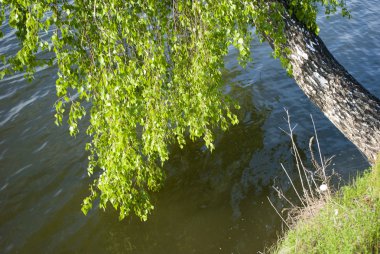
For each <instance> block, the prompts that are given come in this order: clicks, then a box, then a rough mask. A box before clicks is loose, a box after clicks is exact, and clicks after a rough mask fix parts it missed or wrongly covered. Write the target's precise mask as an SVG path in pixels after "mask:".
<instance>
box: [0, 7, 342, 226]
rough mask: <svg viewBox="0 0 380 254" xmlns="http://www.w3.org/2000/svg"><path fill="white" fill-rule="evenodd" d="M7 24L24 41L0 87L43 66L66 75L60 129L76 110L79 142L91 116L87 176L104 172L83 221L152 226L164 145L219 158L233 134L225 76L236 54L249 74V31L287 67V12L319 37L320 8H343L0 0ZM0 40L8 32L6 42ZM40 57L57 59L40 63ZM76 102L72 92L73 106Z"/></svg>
mask: <svg viewBox="0 0 380 254" xmlns="http://www.w3.org/2000/svg"><path fill="white" fill-rule="evenodd" d="M0 3H1V5H0V21H1V22H4V21H5V22H8V23H9V25H10V26H11V27H12V28H13V29H15V30H16V31H17V32H16V34H17V36H18V38H19V39H20V50H19V51H18V52H17V53H16V54H15V55H5V56H2V59H3V61H4V63H5V65H4V66H3V67H2V68H1V69H0V78H3V77H4V75H11V74H13V73H15V72H19V71H25V75H26V77H27V78H29V79H31V78H33V73H34V72H35V70H36V68H37V67H38V66H42V65H45V64H52V63H53V61H56V63H57V65H58V79H57V81H56V88H57V95H58V97H59V100H58V101H57V103H56V105H55V106H56V122H57V124H61V123H62V119H63V115H64V113H65V111H68V112H69V113H68V124H69V126H70V127H69V131H70V134H71V135H76V134H77V133H78V131H79V130H78V121H79V120H80V119H82V118H83V117H84V115H85V114H87V113H88V114H90V117H89V126H88V128H87V134H88V135H90V136H91V138H92V141H91V142H90V143H89V144H87V146H86V148H87V150H88V151H89V152H90V156H89V164H88V173H89V175H93V174H95V173H96V175H97V176H98V177H95V181H94V183H93V185H91V186H90V190H91V194H90V196H89V197H87V198H86V199H85V200H84V202H83V206H82V210H83V212H84V213H87V212H88V210H89V209H90V208H91V207H92V204H93V201H94V200H95V199H96V198H100V203H99V206H100V207H101V208H103V209H105V208H106V206H107V204H109V203H110V204H111V205H112V206H113V207H114V208H115V209H117V210H119V212H120V219H123V218H124V217H125V216H127V215H128V214H130V212H131V210H132V211H133V212H134V213H135V214H136V215H138V216H139V217H140V218H141V219H143V220H146V219H147V215H148V214H149V212H150V211H151V210H152V209H153V205H152V204H151V202H150V199H149V192H150V191H156V190H158V189H159V188H160V186H161V185H162V182H163V179H164V172H163V170H162V168H161V167H162V165H163V163H164V162H165V161H166V160H167V159H168V156H169V152H168V145H169V144H172V143H178V144H179V146H181V147H182V146H184V145H185V143H186V142H185V137H186V136H189V137H190V138H191V139H193V140H194V139H198V138H203V140H204V142H205V144H206V146H207V147H208V148H209V149H210V150H212V149H213V148H214V147H213V144H212V142H213V134H212V130H213V129H214V128H218V127H221V128H222V129H223V130H226V129H227V127H228V125H229V124H231V123H232V124H236V123H237V122H238V120H237V117H236V116H235V115H234V114H233V113H232V112H231V108H232V107H236V108H238V105H235V103H234V102H233V101H232V100H231V99H230V98H228V96H226V95H225V94H223V90H222V87H221V84H222V83H221V69H222V68H223V65H224V61H223V60H224V56H225V55H226V54H227V53H228V50H229V47H230V46H231V45H233V46H234V47H236V48H237V49H238V50H239V52H240V55H239V61H240V63H241V64H242V65H243V66H244V65H245V64H246V63H247V61H250V60H251V59H250V57H251V54H250V41H251V40H252V34H251V31H253V27H255V30H254V31H255V32H256V34H257V36H258V37H259V38H260V39H261V40H263V38H266V37H270V38H271V39H273V43H274V46H275V50H274V56H276V57H280V58H281V60H282V62H283V63H284V66H285V67H286V68H288V69H289V66H288V65H289V63H288V62H287V60H286V57H285V56H286V52H285V55H284V52H283V50H284V49H283V47H281V45H283V44H284V43H285V38H284V35H283V33H282V31H283V28H284V24H283V20H282V14H283V13H284V12H285V11H290V12H291V13H295V15H296V17H297V18H298V19H299V20H301V21H302V22H304V23H305V24H306V25H307V27H308V28H310V29H313V30H315V31H316V30H317V24H316V21H315V19H316V13H317V5H318V4H319V5H321V6H325V7H326V11H327V12H331V11H335V10H336V8H337V7H343V10H345V9H344V3H343V2H342V1H341V0H339V1H337V0H328V1H327V0H318V1H312V0H308V1H304V0H303V1H301V0H291V1H264V0H253V1H244V0H240V1H237V0H218V1H216V0H206V1H190V0H166V1H164V0H163V1H154V0H129V1H121V0H107V1H105V0H73V1H59V0H39V1H32V0H0ZM0 36H3V33H2V32H1V33H0ZM40 51H47V52H51V53H50V54H46V55H47V56H49V57H50V58H48V59H38V57H37V56H36V54H37V53H38V52H40ZM70 93H76V95H75V96H72V95H70Z"/></svg>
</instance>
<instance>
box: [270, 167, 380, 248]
mask: <svg viewBox="0 0 380 254" xmlns="http://www.w3.org/2000/svg"><path fill="white" fill-rule="evenodd" d="M274 253H281V254H285V253H380V161H379V162H378V163H377V165H375V166H374V167H373V168H372V169H369V170H367V171H366V172H365V173H364V174H363V175H362V176H358V177H357V178H356V179H355V181H354V182H353V183H352V185H350V186H346V187H343V188H341V189H340V191H339V192H338V193H337V194H336V195H335V196H334V197H333V198H332V199H331V200H330V201H329V202H327V203H326V204H325V205H324V206H323V208H322V209H321V210H320V211H319V213H318V214H317V215H316V216H315V217H313V218H312V219H308V220H307V221H302V220H301V221H298V222H297V224H296V226H295V227H294V229H291V230H289V231H288V232H286V234H285V236H284V237H283V238H282V239H281V240H280V242H279V243H278V245H277V247H276V248H275V251H274Z"/></svg>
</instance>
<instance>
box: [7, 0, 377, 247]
mask: <svg viewBox="0 0 380 254" xmlns="http://www.w3.org/2000/svg"><path fill="white" fill-rule="evenodd" d="M349 4H350V6H351V7H352V9H353V13H352V14H353V17H354V18H353V19H352V20H350V21H346V20H343V19H342V18H340V17H339V16H333V17H332V18H331V19H330V20H329V21H326V20H325V19H323V20H322V19H321V20H320V22H321V36H322V38H323V39H324V40H325V42H326V43H327V45H328V47H329V48H330V49H331V51H332V52H333V54H334V56H336V58H337V59H338V60H339V61H341V63H342V64H343V65H344V66H346V67H347V69H348V70H349V71H350V72H351V73H352V74H353V75H354V76H355V77H356V78H357V79H358V80H359V81H361V82H362V83H363V84H364V85H366V87H367V88H368V89H369V90H370V91H371V92H373V93H374V94H375V95H377V96H379V95H380V87H379V86H378V84H377V83H376V82H375V81H376V80H377V77H378V76H379V75H380V48H379V46H378V45H377V43H378V41H379V40H380V31H379V30H378V29H377V28H378V27H380V20H379V19H378V15H377V13H379V12H380V7H379V5H378V4H377V3H376V1H366V2H365V3H363V2H362V1H358V0H352V1H349ZM16 46H17V42H16V41H15V39H14V35H12V34H9V33H8V34H6V35H5V37H4V38H3V39H1V40H0V53H3V52H7V51H14V50H15V49H16ZM252 47H253V48H255V50H254V52H253V57H254V62H253V63H251V64H250V65H248V67H247V69H245V70H243V69H242V68H240V67H239V66H238V65H237V62H236V54H237V53H236V51H234V50H231V52H230V54H229V55H228V56H227V57H226V70H225V71H224V74H223V75H224V80H225V83H226V91H228V93H230V94H231V95H232V96H233V97H234V98H236V99H237V100H238V101H239V103H240V105H241V106H242V109H241V110H240V111H239V112H238V114H239V119H240V124H239V125H237V126H234V127H231V128H230V130H228V131H227V132H225V133H218V134H217V139H216V145H215V147H216V149H215V151H214V152H213V153H210V152H209V151H207V150H206V149H205V148H204V146H203V145H202V144H201V143H200V142H189V144H188V145H187V146H186V147H185V148H184V149H179V148H178V147H172V157H171V159H170V161H169V162H168V163H167V164H166V165H165V170H166V171H167V175H168V178H167V180H166V184H165V186H164V188H163V189H162V190H161V191H160V192H159V193H157V194H154V196H153V201H154V204H155V207H156V209H155V210H154V212H153V214H152V215H151V216H150V218H149V220H148V222H146V223H143V222H140V221H139V220H138V219H137V218H135V217H130V218H128V219H125V220H124V221H122V222H119V221H118V220H117V218H118V216H117V214H116V212H114V211H112V210H111V209H109V210H108V211H106V212H101V211H98V210H93V211H91V212H90V214H89V215H88V216H83V214H82V213H81V212H80V204H81V201H82V199H83V198H84V197H85V196H86V195H88V190H87V188H88V183H89V182H90V180H89V179H88V178H87V174H86V171H85V169H86V164H87V154H86V153H85V151H84V144H85V143H86V141H87V137H85V136H84V135H83V134H81V135H79V136H78V137H77V138H71V137H70V136H69V134H68V130H67V127H66V126H64V127H56V126H55V125H54V117H53V115H54V110H53V104H54V102H55V100H56V97H55V88H54V80H55V78H56V76H55V69H54V67H53V68H45V69H40V70H39V71H38V72H37V75H36V78H35V80H34V81H33V82H31V83H28V82H25V81H24V79H23V77H22V75H16V76H13V77H9V78H7V79H5V80H3V81H0V165H1V168H0V252H1V253H165V254H166V253H256V252H257V251H259V250H262V249H263V248H264V246H265V245H268V244H271V243H273V242H274V241H275V240H276V233H277V232H278V231H280V230H281V222H280V219H279V218H278V216H277V215H276V214H275V212H274V211H273V209H272V207H271V206H270V205H269V204H268V202H267V199H266V197H267V196H270V197H271V198H272V199H273V200H276V197H275V196H274V193H273V191H272V189H271V186H272V185H273V184H274V182H276V183H278V184H281V185H283V186H287V184H288V183H287V180H286V177H285V175H284V174H283V173H282V171H281V169H280V162H282V163H284V164H285V165H286V166H287V168H289V169H290V171H292V168H293V166H292V163H293V160H292V158H291V155H290V153H289V149H290V146H289V140H288V138H287V137H286V135H285V134H283V133H282V132H281V131H280V130H279V127H281V128H286V123H285V122H284V120H283V117H284V111H283V108H284V107H286V108H287V109H289V111H290V114H291V115H292V116H293V118H292V119H293V123H294V124H298V127H297V128H296V134H297V142H298V145H299V147H301V148H303V149H306V148H307V147H308V138H309V137H310V136H311V135H312V134H313V129H312V123H311V121H310V117H309V114H313V117H314V120H315V122H316V125H317V128H318V134H319V138H320V142H321V147H322V150H323V153H324V154H325V156H326V157H328V156H331V155H333V154H335V155H336V158H335V160H334V163H335V164H334V165H333V167H334V169H335V170H336V171H338V172H339V173H340V174H341V175H342V176H343V178H344V179H348V177H349V176H350V174H355V170H356V169H363V168H365V167H367V166H368V165H367V163H366V162H365V161H364V159H363V157H362V156H361V154H360V153H359V152H358V151H357V149H356V148H355V147H354V146H353V145H352V144H350V143H349V142H348V141H347V140H346V139H345V138H344V137H343V136H342V135H341V134H340V133H339V132H338V131H337V130H336V129H335V128H334V127H333V126H332V125H331V124H330V123H329V121H328V120H327V119H326V118H325V117H324V116H323V114H321V113H320V112H319V111H318V110H317V109H316V108H315V107H314V106H313V105H312V104H311V103H310V102H309V101H308V99H307V98H306V96H304V95H303V94H302V92H301V91H300V90H299V88H298V87H297V86H296V84H295V83H294V81H293V80H292V79H290V78H288V77H287V76H286V74H285V72H284V71H283V70H282V69H281V67H280V65H279V63H278V62H277V61H275V60H273V59H271V58H270V56H269V55H270V48H269V47H268V46H267V45H261V46H259V45H258V44H257V42H256V41H253V42H252ZM305 154H306V153H305ZM306 157H307V156H306V155H305V158H306ZM294 173H295V172H294ZM279 205H281V204H279Z"/></svg>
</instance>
